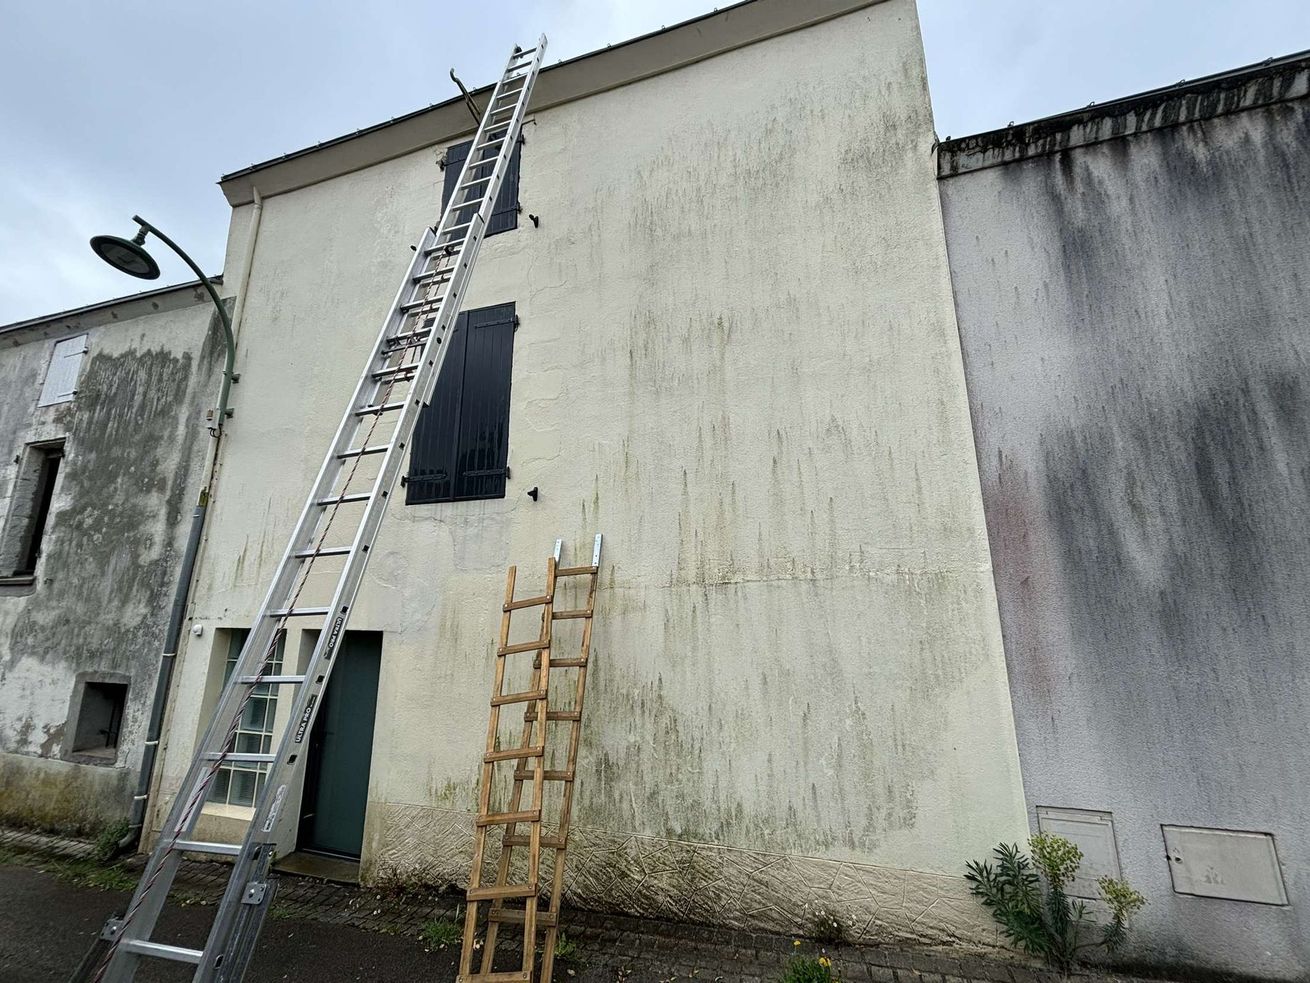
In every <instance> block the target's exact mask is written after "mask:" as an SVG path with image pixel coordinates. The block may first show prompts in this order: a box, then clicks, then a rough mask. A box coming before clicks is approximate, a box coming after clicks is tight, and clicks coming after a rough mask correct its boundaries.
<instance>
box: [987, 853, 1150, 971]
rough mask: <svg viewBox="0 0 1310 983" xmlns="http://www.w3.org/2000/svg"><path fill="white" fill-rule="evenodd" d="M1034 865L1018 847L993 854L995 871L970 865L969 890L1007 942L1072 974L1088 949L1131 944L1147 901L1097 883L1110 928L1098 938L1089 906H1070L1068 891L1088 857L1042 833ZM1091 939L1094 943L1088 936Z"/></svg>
mask: <svg viewBox="0 0 1310 983" xmlns="http://www.w3.org/2000/svg"><path fill="white" fill-rule="evenodd" d="M1028 846H1029V849H1030V850H1031V851H1032V859H1031V860H1030V859H1029V858H1028V857H1026V856H1024V855H1023V854H1022V853H1021V852H1020V851H1019V847H1018V846H1017V845H1010V844H1006V843H1002V844H1000V845H999V846H998V847H996V849H995V850H993V851H992V852H993V855H994V857H995V860H996V865H995V866H994V867H993V866H992V862H991V861H989V860H984V861H982V862H981V863H979V862H978V861H970V862H969V863H968V864H966V865H965V871H966V872H965V875H964V879H965V880H967V881H968V882H969V890H970V891H972V892H973V893H974V894H975V895H976V896H977V897H979V898H980V899H981V900H982V903H983V905H984V906H985V907H986V908H988V909H989V910H990V911H991V913H992V917H993V918H995V919H996V921H997V922H999V923H1000V925H1001V928H1002V929H1003V930H1004V932H1005V934H1006V936H1007V937H1008V938H1009V939H1010V941H1011V942H1012V943H1014V944H1015V945H1016V946H1018V947H1019V948H1021V949H1023V950H1024V951H1025V952H1027V953H1030V954H1031V955H1034V956H1041V957H1042V958H1044V959H1045V960H1046V961H1047V962H1048V963H1050V964H1051V965H1053V966H1056V967H1058V968H1059V969H1061V970H1066V971H1067V970H1069V969H1070V968H1071V967H1072V966H1073V965H1074V963H1076V962H1077V961H1078V958H1079V955H1078V954H1079V953H1080V952H1082V951H1083V950H1084V949H1092V948H1103V949H1105V951H1106V952H1114V951H1115V950H1116V949H1118V948H1119V947H1120V946H1122V945H1123V943H1124V941H1125V940H1126V939H1127V938H1128V921H1129V919H1130V918H1131V917H1132V915H1133V913H1134V912H1136V911H1137V910H1138V909H1139V908H1141V907H1142V905H1144V904H1146V899H1145V898H1144V897H1142V896H1141V895H1140V894H1138V893H1137V891H1135V890H1133V888H1132V887H1131V886H1129V884H1128V882H1127V881H1122V880H1115V879H1113V878H1110V877H1102V878H1101V879H1100V880H1099V881H1097V887H1098V888H1099V889H1100V892H1101V900H1102V901H1104V902H1105V904H1106V906H1107V907H1108V908H1109V910H1110V922H1109V924H1107V925H1103V926H1101V928H1100V932H1099V933H1095V932H1093V925H1092V924H1090V922H1091V919H1090V918H1089V912H1088V909H1087V904H1086V902H1084V901H1073V900H1070V898H1069V896H1068V894H1066V893H1065V889H1066V888H1067V887H1068V886H1069V884H1070V882H1071V881H1072V880H1073V879H1074V877H1075V876H1077V874H1078V867H1079V865H1080V864H1081V863H1082V860H1083V852H1082V851H1081V850H1080V849H1078V847H1077V846H1076V845H1074V844H1073V843H1071V842H1069V841H1068V840H1066V839H1065V838H1064V837H1062V836H1054V835H1051V834H1047V833H1038V834H1037V835H1035V836H1033V837H1030V838H1029V840H1028ZM1089 935H1090V936H1091V937H1090V938H1089V937H1088V936H1089Z"/></svg>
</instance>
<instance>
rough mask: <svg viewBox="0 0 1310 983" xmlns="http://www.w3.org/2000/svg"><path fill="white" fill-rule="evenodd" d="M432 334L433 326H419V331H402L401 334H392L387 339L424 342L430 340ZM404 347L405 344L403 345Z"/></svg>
mask: <svg viewBox="0 0 1310 983" xmlns="http://www.w3.org/2000/svg"><path fill="white" fill-rule="evenodd" d="M431 334H432V329H431V328H419V330H417V331H402V332H400V334H395V335H392V336H391V337H390V338H388V339H387V341H402V342H405V343H406V344H408V343H409V342H411V341H418V342H423V341H427V340H428V336H429V335H431ZM402 347H404V346H402Z"/></svg>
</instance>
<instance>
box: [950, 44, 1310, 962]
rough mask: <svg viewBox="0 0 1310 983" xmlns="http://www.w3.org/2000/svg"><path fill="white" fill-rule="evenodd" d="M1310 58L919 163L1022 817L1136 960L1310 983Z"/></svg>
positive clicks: (1020, 130) (975, 140)
mask: <svg viewBox="0 0 1310 983" xmlns="http://www.w3.org/2000/svg"><path fill="white" fill-rule="evenodd" d="M1308 94H1310V59H1307V58H1304V57H1302V58H1293V59H1287V60H1284V61H1280V62H1275V63H1272V64H1266V65H1263V66H1258V67H1256V68H1253V69H1249V70H1245V71H1238V72H1233V73H1230V74H1228V75H1225V76H1220V77H1217V78H1212V79H1205V80H1201V81H1199V82H1196V83H1193V84H1191V85H1185V86H1178V87H1174V88H1172V89H1169V90H1164V91H1161V92H1153V93H1146V94H1143V95H1141V96H1135V97H1132V98H1130V99H1125V100H1121V101H1119V102H1116V103H1109V104H1106V105H1103V106H1097V107H1094V108H1092V109H1089V110H1084V111H1082V112H1078V113H1071V114H1069V115H1067V116H1063V117H1056V118H1053V119H1050V120H1043V121H1041V122H1038V123H1034V124H1030V125H1029V126H1026V127H1017V128H1015V129H1013V130H1009V131H1004V132H1000V133H991V134H983V135H980V136H977V137H970V138H966V139H965V140H960V141H952V142H951V143H949V144H946V145H944V146H943V148H942V152H941V156H940V168H941V173H942V177H943V180H942V182H941V190H942V203H943V209H944V212H945V217H946V234H947V243H948V246H949V249H950V256H951V273H952V277H953V281H954V285H955V299H956V307H957V311H958V315H959V325H960V335H961V338H962V340H963V349H964V356H965V368H966V376H967V380H968V388H969V400H970V406H971V408H972V411H973V425H974V433H975V436H976V441H977V449H978V462H979V468H980V471H981V474H982V482H983V498H984V502H985V504H986V508H987V520H988V531H989V534H990V541H991V549H992V556H993V563H994V567H995V571H996V586H997V593H998V595H999V598H1000V605H1001V619H1002V626H1003V631H1004V634H1005V645H1006V654H1007V657H1008V659H1009V665H1010V688H1011V693H1012V696H1013V700H1014V708H1015V719H1016V725H1017V728H1018V734H1019V751H1020V755H1021V758H1022V761H1023V775H1024V787H1025V791H1026V793H1027V799H1028V805H1029V809H1030V814H1029V816H1030V820H1031V822H1032V825H1033V827H1034V828H1037V827H1039V826H1045V827H1047V828H1057V829H1060V830H1061V831H1065V832H1073V834H1074V835H1076V836H1079V837H1080V838H1081V841H1082V842H1083V843H1084V846H1085V850H1086V851H1087V852H1088V853H1089V855H1090V856H1091V857H1093V858H1094V859H1095V862H1096V863H1097V864H1099V865H1100V866H1101V868H1102V869H1105V870H1107V871H1109V872H1113V871H1114V870H1116V869H1121V870H1122V871H1123V873H1124V874H1125V875H1126V876H1127V877H1128V878H1129V879H1130V880H1131V881H1132V882H1133V883H1134V884H1135V885H1136V886H1137V887H1138V888H1139V889H1140V890H1141V891H1142V892H1143V893H1144V894H1145V895H1146V897H1147V899H1148V901H1149V904H1148V905H1147V907H1146V908H1145V909H1144V910H1143V911H1142V913H1141V914H1140V915H1139V916H1138V919H1137V925H1138V927H1137V931H1136V939H1137V942H1136V944H1135V948H1134V949H1133V950H1132V951H1130V952H1129V953H1128V955H1129V956H1130V957H1134V958H1140V959H1143V960H1149V961H1153V962H1163V963H1171V964H1175V965H1188V964H1190V965H1198V966H1205V967H1208V968H1215V969H1222V970H1230V971H1234V972H1240V973H1246V974H1251V975H1256V976H1267V977H1277V978H1283V979H1306V978H1307V977H1310V914H1308V913H1307V912H1308V909H1307V908H1306V906H1305V903H1304V898H1305V896H1306V893H1307V892H1308V891H1310V832H1308V831H1307V828H1306V823H1305V817H1306V816H1307V815H1310V789H1308V788H1307V784H1306V782H1305V776H1306V775H1310V730H1308V729H1307V726H1306V721H1307V720H1310V671H1308V670H1307V665H1310V600H1308V599H1310V546H1308V545H1307V539H1306V534H1305V517H1306V515H1307V513H1308V512H1310V484H1308V483H1307V482H1308V474H1307V461H1310V400H1308V397H1307V393H1306V385H1307V383H1306V375H1305V365H1306V354H1307V346H1308V345H1310V313H1307V310H1308V305H1307V300H1310V273H1307V265H1306V262H1305V257H1306V255H1307V254H1308V253H1310V225H1307V222H1306V220H1305V217H1306V216H1307V215H1308V214H1310V98H1307V95H1308Z"/></svg>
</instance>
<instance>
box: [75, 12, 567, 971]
mask: <svg viewBox="0 0 1310 983" xmlns="http://www.w3.org/2000/svg"><path fill="white" fill-rule="evenodd" d="M545 50H546V38H545V35H542V36H541V38H540V39H539V40H538V41H537V45H536V47H535V48H529V49H528V50H526V51H525V50H522V49H520V48H518V47H516V48H515V49H514V51H513V53H512V54H511V56H510V58H509V61H508V62H507V64H506V66H505V71H504V72H503V74H502V75H501V78H500V81H499V82H497V84H496V87H495V89H494V90H493V92H492V95H491V101H490V102H489V103H488V104H487V109H486V111H485V112H484V113H483V114H482V119H481V121H480V123H479V126H478V131H477V135H476V136H475V137H474V139H473V147H472V149H471V150H470V151H469V155H468V158H467V159H466V160H465V162H464V166H463V168H462V170H461V172H460V176H459V180H458V182H457V184H456V188H455V191H454V193H453V194H452V195H451V196H450V200H449V202H448V203H447V205H446V208H445V210H444V212H443V214H442V217H441V221H440V223H439V224H438V225H436V226H431V227H429V228H428V229H427V230H426V231H425V232H424V234H423V238H422V241H421V242H420V244H419V245H418V246H417V247H415V253H414V258H413V261H412V262H411V264H410V267H409V270H408V271H407V272H406V274H405V279H404V281H403V282H402V283H401V286H400V289H399V291H398V292H397V294H396V299H395V301H394V302H393V304H392V308H391V312H390V313H389V314H388V315H387V318H386V320H385V322H384V323H383V326H382V330H381V332H380V333H379V334H378V339H377V342H376V344H375V345H374V348H373V351H372V353H371V354H370V355H369V358H368V362H367V363H366V364H365V366H364V371H363V374H362V375H361V377H360V380H359V384H358V385H357V386H356V388H355V392H354V395H353V396H352V397H351V401H350V404H349V405H348V406H347V408H346V411H345V415H344V416H343V417H342V420H341V425H340V427H338V429H337V432H336V436H335V437H334V438H333V441H332V446H331V449H330V450H329V451H328V454H327V457H326V459H325V460H324V462H323V466H322V468H321V469H320V471H319V474H318V478H317V479H316V480H315V482H314V488H313V491H312V492H311V493H310V496H309V499H308V501H307V502H306V503H305V507H304V509H303V511H302V512H301V514H300V519H299V521H298V522H297V524H296V529H295V532H294V534H293V535H292V537H291V541H290V543H289V544H288V546H287V548H286V551H285V553H284V554H283V556H282V560H281V562H280V563H279V565H278V568H277V572H276V574H275V576H274V578H273V583H272V585H271V587H270V588H269V591H268V595H267V597H266V598H265V600H264V603H263V607H262V608H261V609H260V612H259V615H258V616H257V617H256V619H255V623H254V625H253V627H252V628H251V631H250V635H249V636H248V638H247V640H246V643H245V645H244V646H243V647H242V650H241V654H240V655H239V656H238V659H237V663H236V666H235V667H234V669H233V671H232V674H231V676H230V677H229V679H228V682H227V683H226V685H225V686H224V688H223V692H222V695H221V696H220V698H219V702H218V707H217V709H216V710H215V713H214V716H213V719H212V720H211V722H210V724H209V726H208V729H207V730H206V732H205V735H204V737H203V738H202V739H201V741H200V743H199V745H198V746H197V752H196V756H195V758H194V759H193V760H192V762H191V765H190V767H189V769H188V771H187V775H186V779H185V780H184V782H183V784H182V786H181V789H180V791H179V793H178V796H177V798H176V799H175V800H174V802H173V805H172V808H171V809H170V811H169V815H168V819H167V822H166V823H165V824H164V827H163V831H162V832H161V835H160V839H159V841H158V843H157V844H156V846H155V849H154V851H153V852H152V853H151V855H150V859H149V860H148V862H147V863H146V867H145V870H144V871H143V873H142V877H141V882H140V884H139V885H138V886H137V889H136V891H135V893H134V894H133V896H132V901H131V904H130V905H129V906H128V909H127V912H126V913H125V914H124V916H123V917H122V918H121V919H114V920H111V921H110V922H109V924H107V925H106V926H105V930H104V932H102V934H101V938H102V939H105V940H108V942H109V946H108V951H107V952H106V954H105V955H104V957H103V958H101V959H100V960H99V962H98V963H97V964H94V965H95V969H94V972H93V973H92V975H91V977H90V978H91V979H92V980H94V981H95V983H101V981H104V983H127V981H130V980H132V979H133V978H134V976H135V973H136V969H137V967H138V965H139V964H140V962H141V960H142V959H164V960H170V961H176V962H181V963H190V964H192V965H194V966H195V973H194V976H193V977H192V979H193V981H196V983H201V981H205V983H208V981H215V983H220V981H221V983H236V981H239V980H241V978H242V977H243V975H244V973H245V968H246V966H247V965H248V963H249V960H250V956H251V953H252V952H253V949H254V944H255V939H256V937H257V936H258V933H259V928H260V925H261V924H262V921H263V917H264V915H265V914H266V912H267V910H268V907H269V904H270V902H271V900H272V894H273V887H274V886H275V882H274V881H270V879H269V876H268V871H269V867H270V865H271V863H272V859H273V851H274V845H275V836H274V833H275V830H276V828H277V821H278V818H279V813H280V812H281V810H282V807H283V804H284V803H285V802H286V799H287V793H288V789H289V787H290V784H291V782H292V781H293V779H294V777H295V775H296V773H297V772H298V770H299V769H300V768H301V767H302V766H303V764H304V760H303V758H304V752H305V749H306V747H305V740H306V738H307V737H308V736H309V734H310V732H311V730H312V728H313V725H314V718H315V714H316V711H317V709H318V708H319V707H320V706H321V705H322V694H323V689H324V687H325V686H326V685H327V683H328V679H329V677H330V675H331V672H332V665H333V662H332V656H333V655H334V653H335V652H336V650H337V646H338V644H339V643H340V641H341V638H342V633H343V632H344V630H345V627H346V624H347V622H348V621H349V617H350V613H351V608H352V606H353V605H354V601H355V595H356V593H357V592H358V590H359V585H360V581H361V579H362V577H363V574H364V569H365V566H366V565H367V563H368V558H369V555H370V548H371V547H372V545H373V543H374V540H375V537H376V535H377V532H378V528H379V526H380V525H381V522H382V517H383V515H384V513H385V511H386V506H387V503H388V500H389V498H390V495H391V493H392V491H393V489H394V488H395V485H396V481H397V480H398V478H399V477H400V471H401V468H402V466H403V464H404V460H405V453H404V452H405V448H406V444H407V443H408V441H409V439H410V437H411V435H412V434H413V431H414V427H415V424H416V423H417V422H418V416H419V411H420V410H421V409H422V408H423V406H424V405H425V404H426V403H427V402H428V401H429V400H430V399H431V398H432V392H433V389H434V387H435V386H436V382H437V378H438V375H439V373H440V371H441V366H442V363H443V362H444V359H445V353H446V351H448V350H449V347H450V346H449V345H443V344H442V342H443V340H444V339H445V337H446V336H447V335H448V334H449V333H450V331H451V330H452V329H453V327H454V324H455V320H456V318H457V316H458V314H459V309H460V304H461V302H462V299H463V296H464V292H465V289H466V287H467V285H468V280H469V276H470V274H471V272H472V269H473V264H474V261H475V260H476V258H477V253H478V248H479V246H480V245H481V243H482V237H483V233H484V231H485V229H486V226H487V223H488V221H489V220H490V217H491V211H492V208H493V206H494V203H495V200H496V196H497V194H498V193H499V191H500V188H501V184H502V183H503V179H504V176H505V172H506V170H507V169H508V167H509V162H510V158H511V155H512V153H513V151H514V145H515V143H516V142H517V141H518V139H519V134H520V130H521V127H522V125H523V119H524V116H525V115H526V112H527V106H528V102H529V100H530V98H531V95H532V87H533V85H534V83H535V82H536V79H537V75H538V73H539V71H540V69H541V65H542V58H543V55H544V54H545ZM483 154H485V156H480V155H483ZM487 167H490V168H491V174H490V175H489V176H487V175H485V174H484V176H482V177H474V176H473V175H474V171H475V169H476V168H482V169H484V170H485V169H486V168H487ZM473 208H476V212H475V213H474V214H473V215H472V217H468V214H469V211H470V210H471V209H473ZM414 355H417V357H414V358H411V356H414ZM398 386H399V387H400V390H401V391H398V390H397V387H398ZM388 418H389V421H390V422H391V423H392V429H391V432H390V434H389V435H387V436H386V437H385V438H384V439H382V441H381V442H379V443H369V442H368V441H369V439H370V437H372V436H373V435H374V434H375V432H376V430H377V428H378V426H379V423H380V422H381V421H383V420H386V419H388ZM375 456H380V457H381V463H380V464H379V465H378V466H377V469H376V474H375V475H374V476H373V477H372V478H370V479H369V487H368V488H367V490H365V491H353V490H351V487H352V486H351V483H352V481H353V480H354V478H355V476H356V474H357V473H358V468H359V466H360V462H361V461H363V460H364V459H365V458H370V459H371V458H374V457H375ZM366 471H367V469H366ZM343 479H344V480H343ZM347 507H354V508H355V509H357V510H358V511H357V512H356V515H355V516H353V517H349V518H348V521H347V523H346V525H348V526H349V527H350V528H352V529H353V536H352V537H351V538H350V540H349V545H348V546H346V545H327V543H326V537H327V534H328V531H329V530H330V529H331V528H332V526H333V524H334V523H335V520H336V519H337V517H338V514H339V513H340V512H341V510H343V509H346V508H347ZM346 514H347V515H348V516H349V513H346ZM325 559H332V560H337V561H340V562H341V566H340V570H339V573H336V574H335V576H333V575H332V574H331V571H330V570H329V573H328V577H327V578H326V579H327V580H329V581H331V580H333V579H334V580H335V584H334V586H332V587H331V600H330V602H328V603H326V604H325V603H323V602H322V601H317V602H315V603H312V604H309V603H304V602H302V601H301V600H300V595H301V593H302V591H305V590H307V589H309V575H310V571H311V570H312V569H313V565H314V564H315V563H316V562H318V561H322V560H325ZM319 592H320V593H326V591H324V590H323V589H322V585H319ZM292 618H295V619H310V622H311V623H319V624H321V631H320V632H319V635H318V640H317V642H316V644H315V646H314V649H313V652H312V654H311V655H310V657H309V661H308V663H307V665H306V667H305V670H304V672H303V674H296V675H282V674H280V673H278V674H272V673H269V672H268V665H269V661H270V660H271V659H272V657H273V653H274V651H275V649H276V646H277V644H278V637H279V635H280V634H281V633H282V632H283V629H284V627H285V625H286V624H287V622H288V620H289V619H292ZM301 623H302V624H304V623H305V622H304V620H301ZM258 686H265V687H270V686H278V687H284V686H289V687H293V688H294V691H295V699H294V702H293V704H292V713H291V716H290V721H291V722H290V723H289V724H288V726H287V729H286V732H285V733H284V734H283V735H282V737H281V739H280V740H279V741H278V744H277V749H276V752H275V753H244V752H238V751H236V750H235V749H234V741H235V735H236V730H237V724H238V723H239V720H240V717H241V714H242V712H243V711H244V709H245V706H246V704H247V702H248V701H249V699H250V696H251V695H252V694H253V693H254V692H255V691H256V690H255V688H256V687H258ZM228 763H247V764H259V765H264V766H266V767H267V769H268V771H267V775H266V777H265V781H264V785H263V789H262V791H260V793H259V795H258V796H257V797H256V801H255V808H254V816H253V818H252V820H251V822H250V826H249V828H248V830H247V832H246V836H245V840H244V842H243V843H242V844H241V846H240V847H236V846H233V845H230V844H220V843H205V842H199V841H197V840H195V839H193V838H192V836H191V833H192V831H193V830H194V828H195V825H196V821H197V819H198V818H199V815H200V812H201V807H202V806H203V805H204V801H205V798H206V795H207V792H208V789H209V785H210V783H211V782H212V780H213V777H214V775H215V774H216V773H217V771H218V770H219V768H220V767H222V766H223V765H224V764H228ZM183 853H201V854H214V855H227V856H232V857H233V858H234V860H233V864H232V870H231V875H230V877H229V880H228V885H227V889H226V891H225V892H224V894H223V898H222V900H221V901H220V902H219V905H218V908H217V911H216V914H215V917H214V922H213V925H212V927H211V929H210V932H209V936H208V939H207V941H206V942H205V947H204V948H203V949H190V948H185V947H182V946H176V945H166V944H163V943H160V942H155V941H151V938H150V937H151V935H152V934H153V932H154V929H155V925H156V922H157V921H158V918H159V915H160V912H161V911H162V910H163V907H164V903H165V900H166V898H167V894H168V892H169V890H170V888H171V886H172V882H173V878H174V876H175V875H176V873H177V869H178V865H179V863H180V861H181V857H182V854H183Z"/></svg>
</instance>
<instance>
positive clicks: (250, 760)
mask: <svg viewBox="0 0 1310 983" xmlns="http://www.w3.org/2000/svg"><path fill="white" fill-rule="evenodd" d="M201 757H202V758H204V759H205V760H206V761H227V762H231V763H232V764H238V765H271V764H272V763H273V762H274V761H276V760H277V755H276V754H255V753H254V752H250V751H207V752H205V753H204V754H202V755H201Z"/></svg>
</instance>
